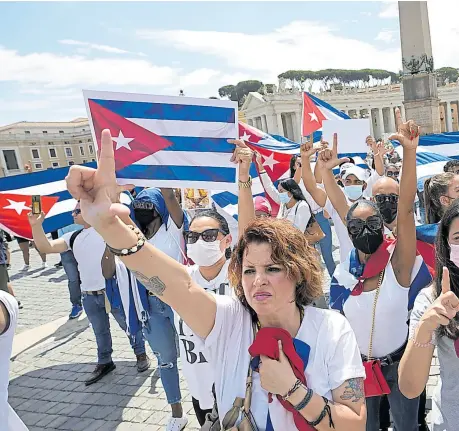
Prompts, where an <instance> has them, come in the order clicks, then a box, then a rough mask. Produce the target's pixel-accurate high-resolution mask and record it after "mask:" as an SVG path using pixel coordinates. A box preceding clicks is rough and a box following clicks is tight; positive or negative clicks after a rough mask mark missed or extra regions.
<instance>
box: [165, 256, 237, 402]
mask: <svg viewBox="0 0 459 431" xmlns="http://www.w3.org/2000/svg"><path fill="white" fill-rule="evenodd" d="M228 266H229V260H228V261H227V262H226V263H225V265H224V266H223V268H222V269H221V271H220V273H219V274H218V275H217V277H215V278H214V279H213V280H211V281H207V280H206V279H205V278H204V277H203V276H202V274H201V273H200V272H199V267H198V265H194V266H192V267H190V268H188V272H189V273H190V275H191V278H192V279H193V281H194V282H195V283H196V284H198V285H199V286H201V287H202V288H204V289H205V290H207V291H208V292H212V293H215V294H216V295H220V294H224V295H231V291H230V287H229V281H228ZM174 323H175V329H176V330H177V334H178V337H179V345H180V358H181V360H182V372H183V376H184V377H185V379H186V381H187V383H188V389H189V391H190V394H191V396H192V397H193V398H195V399H197V400H198V401H199V407H200V408H201V409H203V410H207V409H211V408H212V407H213V406H214V397H213V395H212V385H213V384H214V382H215V377H214V368H213V367H212V365H211V364H210V363H209V361H208V356H209V355H208V352H207V351H206V349H205V347H204V341H203V340H202V339H201V338H199V337H197V336H196V335H194V334H193V332H192V330H191V329H190V328H189V327H188V326H187V325H186V323H185V322H184V321H183V320H182V319H181V318H180V316H179V315H178V314H177V313H175V312H174Z"/></svg>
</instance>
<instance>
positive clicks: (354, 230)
mask: <svg viewBox="0 0 459 431" xmlns="http://www.w3.org/2000/svg"><path fill="white" fill-rule="evenodd" d="M382 226H383V221H382V219H381V218H380V217H378V216H370V217H368V218H367V219H366V220H362V219H360V218H353V219H351V220H349V221H348V223H347V230H348V232H349V234H350V235H352V236H356V235H358V234H359V233H361V232H362V231H363V229H364V228H365V227H367V228H368V229H369V230H372V231H378V230H380V229H382Z"/></svg>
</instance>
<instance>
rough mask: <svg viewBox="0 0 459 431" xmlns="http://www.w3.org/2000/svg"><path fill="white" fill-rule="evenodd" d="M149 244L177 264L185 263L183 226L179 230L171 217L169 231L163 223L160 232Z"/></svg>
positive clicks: (168, 223) (168, 225)
mask: <svg viewBox="0 0 459 431" xmlns="http://www.w3.org/2000/svg"><path fill="white" fill-rule="evenodd" d="M148 242H149V243H150V244H151V245H154V246H155V247H156V248H157V249H158V250H161V251H162V252H163V253H166V254H167V255H168V256H169V257H171V258H172V259H175V260H176V261H177V262H179V263H183V262H184V254H185V252H184V250H185V239H184V238H183V224H182V226H181V227H180V228H178V227H177V225H176V224H175V222H174V220H172V217H171V216H169V220H168V221H167V229H166V225H165V223H163V224H162V225H161V227H160V228H159V229H158V232H156V233H155V235H154V236H153V237H152V238H150V239H149V240H148Z"/></svg>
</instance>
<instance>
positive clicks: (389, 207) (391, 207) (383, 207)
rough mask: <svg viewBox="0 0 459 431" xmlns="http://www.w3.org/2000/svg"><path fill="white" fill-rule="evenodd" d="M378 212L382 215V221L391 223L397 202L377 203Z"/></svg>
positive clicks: (395, 213) (395, 215)
mask: <svg viewBox="0 0 459 431" xmlns="http://www.w3.org/2000/svg"><path fill="white" fill-rule="evenodd" d="M377 205H378V209H379V212H380V213H381V215H382V218H383V220H384V223H386V224H391V223H392V222H393V221H394V220H395V218H396V217H397V209H398V202H390V201H387V200H386V201H384V202H382V203H379V202H378V203H377Z"/></svg>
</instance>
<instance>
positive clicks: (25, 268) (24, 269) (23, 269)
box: [21, 265, 30, 271]
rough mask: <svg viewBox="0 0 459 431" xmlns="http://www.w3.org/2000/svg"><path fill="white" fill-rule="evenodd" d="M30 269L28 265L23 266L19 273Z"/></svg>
mask: <svg viewBox="0 0 459 431" xmlns="http://www.w3.org/2000/svg"><path fill="white" fill-rule="evenodd" d="M29 269H30V265H24V266H23V267H22V269H21V271H28V270H29Z"/></svg>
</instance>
